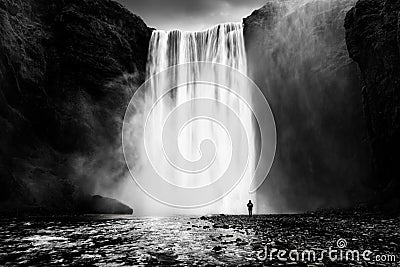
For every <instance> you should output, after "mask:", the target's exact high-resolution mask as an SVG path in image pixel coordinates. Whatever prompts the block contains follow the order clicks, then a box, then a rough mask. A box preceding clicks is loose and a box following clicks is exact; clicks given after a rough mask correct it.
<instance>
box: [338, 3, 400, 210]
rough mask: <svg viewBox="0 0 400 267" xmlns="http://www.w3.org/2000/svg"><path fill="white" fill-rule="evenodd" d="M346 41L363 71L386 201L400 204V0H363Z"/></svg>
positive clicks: (350, 15) (364, 94) (379, 186)
mask: <svg viewBox="0 0 400 267" xmlns="http://www.w3.org/2000/svg"><path fill="white" fill-rule="evenodd" d="M345 27H346V41H347V47H348V50H349V53H350V56H351V58H352V59H354V60H355V61H356V62H357V63H358V66H359V68H360V70H361V77H362V83H363V88H362V98H363V104H364V112H365V115H366V119H367V125H368V133H369V141H370V143H371V144H372V150H373V159H374V161H373V163H374V164H373V165H374V170H375V179H376V181H377V189H378V191H379V195H378V196H379V199H380V201H381V203H380V204H384V205H385V206H387V207H388V208H390V209H397V210H399V207H400V196H399V191H400V153H399V151H400V1H395V0H386V1H383V0H360V1H358V2H357V5H356V6H355V7H354V8H352V9H351V10H350V11H349V12H348V13H347V16H346V24H345Z"/></svg>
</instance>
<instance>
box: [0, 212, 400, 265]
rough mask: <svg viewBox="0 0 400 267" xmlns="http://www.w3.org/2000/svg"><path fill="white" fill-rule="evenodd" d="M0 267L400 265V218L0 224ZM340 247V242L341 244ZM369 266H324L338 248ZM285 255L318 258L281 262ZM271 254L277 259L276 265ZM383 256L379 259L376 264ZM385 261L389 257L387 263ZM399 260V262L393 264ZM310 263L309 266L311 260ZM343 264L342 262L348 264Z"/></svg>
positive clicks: (83, 219) (325, 215) (324, 215)
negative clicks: (311, 254) (364, 256)
mask: <svg viewBox="0 0 400 267" xmlns="http://www.w3.org/2000/svg"><path fill="white" fill-rule="evenodd" d="M0 225H1V227H0V240H1V242H0V251H1V253H0V265H16V264H21V265H30V266H32V265H33V266H43V265H57V266H59V265H61V264H62V265H72V264H73V265H82V266H83V265H85V266H124V265H137V264H139V265H144V264H151V265H175V266H186V265H229V266H238V265H241V266H245V265H249V264H251V265H256V266H263V265H264V266H398V265H399V264H400V255H399V254H400V253H399V246H400V238H399V235H400V231H399V217H395V216H390V217H388V216H383V215H377V214H369V213H365V212H362V213H361V212H355V213H344V212H339V211H330V212H318V213H310V214H302V215H258V216H254V217H253V218H252V219H249V218H248V217H247V216H225V215H217V216H203V217H200V218H199V217H188V216H175V217H134V216H111V215H107V216H106V215H95V216H94V215H93V216H78V217H71V216H70V217H43V218H26V219H4V218H3V219H1V220H0ZM338 240H340V242H338ZM338 246H339V247H340V248H341V251H343V255H346V253H347V251H348V250H351V251H354V250H359V251H360V253H363V252H364V251H367V250H368V251H371V254H370V255H369V254H368V255H367V256H368V257H369V258H370V259H369V260H364V259H360V260H352V259H351V258H349V260H340V259H339V258H338V257H339V255H340V253H339V252H337V254H333V256H335V255H336V257H337V259H336V260H331V259H330V258H328V257H327V256H326V257H324V258H323V259H322V260H320V259H319V258H320V257H319V256H320V255H321V254H322V251H323V250H329V248H330V247H331V249H336V250H338V251H340V250H339V247H338ZM273 249H277V250H280V251H287V252H288V253H289V252H290V251H294V250H297V251H298V252H299V254H301V253H302V252H303V251H304V250H308V251H315V253H316V260H313V259H312V258H305V259H306V262H302V261H301V258H299V259H300V260H296V261H291V260H288V261H283V260H279V259H278V258H277V255H276V254H271V253H272V251H273ZM265 254H268V255H273V256H272V258H269V256H268V257H265ZM378 256H380V257H381V260H377V257H378ZM382 257H386V259H385V260H382ZM390 257H394V258H390ZM309 259H311V260H309ZM343 259H344V258H343Z"/></svg>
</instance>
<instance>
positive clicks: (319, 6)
mask: <svg viewBox="0 0 400 267" xmlns="http://www.w3.org/2000/svg"><path fill="white" fill-rule="evenodd" d="M354 3H355V1H347V0H346V1H340V0H339V1H297V2H291V1H286V2H284V3H282V2H278V1H269V2H268V3H267V5H266V6H265V7H264V8H263V9H261V10H259V11H255V12H254V13H253V14H252V16H250V17H249V18H246V19H245V38H246V50H247V55H248V60H249V75H250V76H251V77H252V78H253V79H254V80H255V81H256V83H257V84H258V85H259V86H260V88H261V89H262V90H263V92H264V94H265V95H266V96H267V99H268V100H269V102H270V105H271V106H272V110H273V112H274V115H275V120H276V123H277V133H278V145H277V154H276V158H275V162H274V165H273V168H272V170H271V172H270V174H269V177H268V179H267V181H266V182H264V184H263V187H262V188H261V189H260V190H259V191H258V194H257V200H258V201H257V203H262V204H261V205H259V207H260V206H261V207H260V208H261V210H262V212H265V211H266V210H268V209H269V210H272V212H277V213H281V212H289V213H290V212H304V211H308V210H315V209H319V208H331V207H347V206H350V205H354V204H357V203H361V202H363V201H365V199H366V198H367V195H368V192H370V191H369V190H370V188H369V182H370V176H369V175H370V173H371V172H370V167H369V166H370V162H371V159H370V149H369V144H368V142H367V134H366V127H365V125H364V117H363V112H362V103H361V95H360V91H361V85H360V80H359V78H358V73H357V67H356V65H355V64H354V63H352V62H351V60H350V59H349V57H348V52H347V50H346V45H345V37H344V34H345V33H344V27H343V20H344V17H345V14H346V11H347V10H348V9H349V8H351V7H352V5H353V4H354ZM259 14H261V16H262V17H263V19H262V21H261V23H260V21H256V22H258V23H259V24H257V25H260V24H261V25H263V26H264V27H259V26H257V25H256V23H255V20H257V17H258V15H259ZM266 14H269V16H268V15H266ZM262 23H264V24H262ZM254 25H256V26H254ZM265 25H267V26H265Z"/></svg>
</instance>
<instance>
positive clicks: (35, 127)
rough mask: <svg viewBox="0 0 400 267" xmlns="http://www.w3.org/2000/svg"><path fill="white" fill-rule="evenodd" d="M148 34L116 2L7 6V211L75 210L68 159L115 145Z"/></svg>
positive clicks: (3, 28)
mask: <svg viewBox="0 0 400 267" xmlns="http://www.w3.org/2000/svg"><path fill="white" fill-rule="evenodd" d="M150 35H151V29H149V28H148V27H147V26H146V25H145V24H144V22H143V21H142V20H141V19H140V18H139V17H137V16H135V15H133V14H132V13H130V12H129V11H128V10H126V9H124V8H123V7H122V6H121V5H119V4H117V3H115V2H113V1H110V0H104V1H95V0H64V1H46V0H27V1H13V0H0V36H1V39H0V136H1V138H0V206H1V207H2V209H10V208H13V207H15V206H17V207H22V206H28V207H29V206H42V205H43V206H46V207H50V208H52V209H54V210H60V209H67V210H68V209H73V204H72V203H73V199H74V197H75V195H76V194H79V190H78V191H77V190H76V184H77V183H79V182H81V181H76V180H75V181H74V179H72V177H71V169H70V168H71V161H74V160H75V159H76V157H78V156H81V155H84V156H85V157H90V156H91V155H93V154H94V152H95V151H98V150H103V151H104V152H103V154H105V153H107V152H106V150H107V149H108V148H109V147H114V146H118V144H116V141H115V140H118V138H116V137H118V135H119V131H120V125H121V121H122V117H123V112H124V108H125V104H126V101H127V100H128V99H129V96H130V95H131V94H132V91H130V90H129V88H134V86H135V85H137V84H139V83H140V82H141V81H142V80H143V79H144V72H145V64H146V57H147V49H148V42H149V39H150ZM128 74H129V75H128ZM104 160H107V157H105V159H104Z"/></svg>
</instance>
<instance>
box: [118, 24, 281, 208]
mask: <svg viewBox="0 0 400 267" xmlns="http://www.w3.org/2000/svg"><path fill="white" fill-rule="evenodd" d="M149 51H150V53H149V60H148V65H147V69H148V73H147V75H148V80H147V81H146V82H145V83H144V84H143V85H142V86H141V87H140V88H139V89H138V90H137V92H136V93H135V95H134V96H133V98H132V99H131V101H130V103H129V106H128V108H127V111H126V114H125V118H124V126H123V137H122V141H123V148H124V156H125V160H126V163H127V165H128V167H129V170H130V173H131V176H132V178H133V179H134V181H135V182H136V185H137V186H138V187H139V188H140V189H141V190H142V191H143V192H145V194H146V195H147V196H149V197H151V198H152V199H154V200H156V201H158V202H160V203H162V204H165V205H168V206H170V207H174V208H179V209H182V208H187V209H193V208H196V212H200V213H201V212H204V213H206V212H224V213H232V214H240V213H244V212H245V210H246V208H245V203H246V202H247V200H248V199H249V198H251V195H250V194H249V193H254V192H255V191H256V189H257V188H258V187H259V186H260V185H261V184H262V183H263V181H264V179H265V178H266V177H267V174H268V172H269V170H270V168H271V165H272V162H273V158H274V154H275V150H276V130H275V122H274V118H273V115H272V111H271V109H270V107H269V105H268V102H267V101H266V99H265V97H264V95H263V94H262V92H261V91H260V90H259V89H258V87H257V86H256V85H255V83H254V82H252V81H251V80H250V79H249V78H248V77H247V76H246V70H247V65H246V57H245V53H244V42H243V30H242V26H241V25H240V24H223V25H218V26H217V27H215V28H213V29H210V30H208V31H204V32H198V33H183V32H179V31H173V32H169V33H167V32H159V31H156V32H154V33H153V36H152V39H151V42H150V49H149ZM257 142H258V143H259V144H260V145H259V150H256V143H257ZM146 203H148V200H146ZM213 203H215V204H214V205H212V206H211V207H210V206H209V205H210V204H213ZM216 205H218V206H216ZM161 209H162V208H161Z"/></svg>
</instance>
